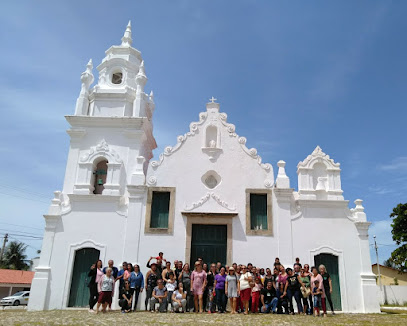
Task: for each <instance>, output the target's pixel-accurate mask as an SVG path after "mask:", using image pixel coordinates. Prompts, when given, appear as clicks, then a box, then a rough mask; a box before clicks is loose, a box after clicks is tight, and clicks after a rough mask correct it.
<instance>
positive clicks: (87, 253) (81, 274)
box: [68, 248, 100, 307]
mask: <svg viewBox="0 0 407 326" xmlns="http://www.w3.org/2000/svg"><path fill="white" fill-rule="evenodd" d="M99 254H100V252H99V250H97V249H94V248H83V249H79V250H76V252H75V261H74V264H73V270H72V280H71V289H70V292H69V301H68V307H86V306H87V305H88V304H89V288H88V283H89V277H88V273H89V269H90V267H91V266H92V264H94V263H95V262H96V261H97V260H98V259H99Z"/></svg>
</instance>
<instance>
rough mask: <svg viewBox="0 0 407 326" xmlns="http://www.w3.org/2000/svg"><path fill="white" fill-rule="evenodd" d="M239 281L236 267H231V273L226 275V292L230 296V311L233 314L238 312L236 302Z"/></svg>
mask: <svg viewBox="0 0 407 326" xmlns="http://www.w3.org/2000/svg"><path fill="white" fill-rule="evenodd" d="M237 283H238V280H237V276H236V272H235V269H234V268H233V267H229V274H228V275H227V276H226V283H225V294H226V296H227V297H228V298H229V301H230V306H231V307H232V311H231V312H230V313H231V314H235V313H236V303H237V298H238V296H239V293H238V289H237Z"/></svg>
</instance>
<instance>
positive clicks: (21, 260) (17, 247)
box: [2, 241, 29, 270]
mask: <svg viewBox="0 0 407 326" xmlns="http://www.w3.org/2000/svg"><path fill="white" fill-rule="evenodd" d="M26 249H27V245H25V244H24V243H22V242H18V241H11V242H10V243H9V244H8V246H7V248H6V250H5V253H4V256H3V261H2V265H3V267H4V268H7V269H18V270H27V269H28V267H29V266H28V265H27V264H26V263H25V260H26V259H27V256H26V255H25V250H26Z"/></svg>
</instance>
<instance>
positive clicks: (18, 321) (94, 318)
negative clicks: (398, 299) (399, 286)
mask: <svg viewBox="0 0 407 326" xmlns="http://www.w3.org/2000/svg"><path fill="white" fill-rule="evenodd" d="M198 324H201V325H203V326H204V325H234V326H238V325H239V326H240V325H251V326H254V325H301V324H302V325H304V324H306V325H375V326H376V325H392V326H397V325H403V326H405V325H407V314H337V315H335V316H332V315H329V316H328V317H326V318H322V317H313V316H300V315H295V316H286V315H272V314H267V315H263V314H254V315H248V316H244V315H241V314H237V315H230V314H210V315H209V314H194V313H185V314H175V313H162V314H160V313H149V312H136V313H130V314H122V313H120V312H118V311H115V312H109V313H106V314H99V315H95V314H92V313H89V312H88V311H86V310H54V311H42V312H27V311H21V310H19V311H17V310H5V311H0V325H109V326H113V325H123V326H128V325H176V326H180V325H198Z"/></svg>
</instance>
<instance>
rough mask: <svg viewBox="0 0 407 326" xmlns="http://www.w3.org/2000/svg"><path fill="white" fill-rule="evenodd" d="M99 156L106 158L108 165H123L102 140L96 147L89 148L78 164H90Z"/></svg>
mask: <svg viewBox="0 0 407 326" xmlns="http://www.w3.org/2000/svg"><path fill="white" fill-rule="evenodd" d="M100 156H102V157H104V158H106V159H107V160H108V161H109V163H123V161H122V159H121V158H120V156H119V154H117V153H116V152H115V150H114V149H112V148H110V147H109V145H108V144H107V143H106V141H105V140H104V139H102V140H101V141H100V143H99V144H97V145H96V146H93V147H91V148H90V149H89V151H88V152H87V153H86V154H84V155H82V156H81V158H80V162H81V163H92V162H93V161H94V160H95V159H96V158H98V157H100Z"/></svg>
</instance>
